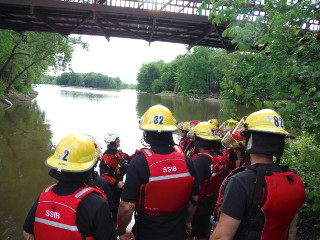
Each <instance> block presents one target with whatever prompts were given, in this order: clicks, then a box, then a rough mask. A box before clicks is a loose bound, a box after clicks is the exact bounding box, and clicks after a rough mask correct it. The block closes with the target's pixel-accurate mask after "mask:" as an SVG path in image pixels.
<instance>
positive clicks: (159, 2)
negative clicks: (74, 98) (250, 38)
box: [0, 0, 234, 51]
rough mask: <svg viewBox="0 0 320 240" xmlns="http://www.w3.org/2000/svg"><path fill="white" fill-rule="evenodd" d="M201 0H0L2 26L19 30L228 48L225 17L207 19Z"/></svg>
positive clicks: (229, 46)
mask: <svg viewBox="0 0 320 240" xmlns="http://www.w3.org/2000/svg"><path fill="white" fill-rule="evenodd" d="M200 4H201V0H190V1H184V0H0V28H1V29H11V30H14V31H17V32H24V31H41V32H56V33H59V34H62V35H64V36H68V35H70V34H86V35H95V36H105V37H106V38H107V39H108V40H109V38H110V37H120V38H132V39H142V40H145V41H147V42H149V43H152V42H154V41H163V42H172V43H181V44H187V45H188V46H189V48H192V47H193V46H195V45H200V46H207V47H215V48H224V49H226V50H228V51H232V50H233V49H234V46H233V45H232V43H231V40H232V39H231V38H222V36H221V33H222V32H223V31H224V30H225V29H226V27H227V23H224V24H220V25H216V24H212V23H211V21H209V20H208V17H207V16H206V15H208V14H209V13H208V12H209V11H204V15H203V16H200V15H199V14H198V12H197V9H198V7H199V6H200Z"/></svg>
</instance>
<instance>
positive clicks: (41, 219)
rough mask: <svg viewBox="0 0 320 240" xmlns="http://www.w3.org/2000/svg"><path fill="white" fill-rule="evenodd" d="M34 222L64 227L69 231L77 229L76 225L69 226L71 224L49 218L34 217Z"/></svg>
mask: <svg viewBox="0 0 320 240" xmlns="http://www.w3.org/2000/svg"><path fill="white" fill-rule="evenodd" d="M35 222H39V223H43V224H46V225H49V226H52V227H56V228H61V229H66V230H69V231H78V228H77V226H71V225H67V224H63V223H57V222H54V221H50V220H46V219H43V218H38V217H36V218H35Z"/></svg>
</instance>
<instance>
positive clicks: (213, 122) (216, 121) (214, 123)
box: [208, 118, 219, 126]
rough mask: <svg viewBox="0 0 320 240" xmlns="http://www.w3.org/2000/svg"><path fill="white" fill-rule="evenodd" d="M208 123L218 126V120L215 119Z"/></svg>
mask: <svg viewBox="0 0 320 240" xmlns="http://www.w3.org/2000/svg"><path fill="white" fill-rule="evenodd" d="M208 123H211V124H212V125H214V126H218V124H219V122H218V120H217V119H215V118H213V119H210V120H208Z"/></svg>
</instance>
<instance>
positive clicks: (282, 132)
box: [241, 128, 295, 138]
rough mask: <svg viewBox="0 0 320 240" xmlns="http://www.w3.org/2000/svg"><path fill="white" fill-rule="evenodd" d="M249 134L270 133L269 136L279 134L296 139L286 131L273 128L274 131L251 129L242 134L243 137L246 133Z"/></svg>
mask: <svg viewBox="0 0 320 240" xmlns="http://www.w3.org/2000/svg"><path fill="white" fill-rule="evenodd" d="M249 132H262V133H269V134H278V135H284V137H285V138H295V136H294V135H292V134H290V133H288V132H287V131H286V130H284V129H282V128H280V129H279V128H273V129H268V130H261V129H249V130H245V131H243V132H241V135H242V136H245V135H246V133H249Z"/></svg>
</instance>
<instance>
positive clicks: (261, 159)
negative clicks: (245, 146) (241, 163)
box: [250, 154, 273, 165]
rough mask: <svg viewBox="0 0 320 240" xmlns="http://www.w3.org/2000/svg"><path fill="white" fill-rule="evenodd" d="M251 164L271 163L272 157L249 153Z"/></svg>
mask: <svg viewBox="0 0 320 240" xmlns="http://www.w3.org/2000/svg"><path fill="white" fill-rule="evenodd" d="M250 160H251V165H253V164H256V163H264V164H272V163H273V157H272V156H270V155H264V154H250Z"/></svg>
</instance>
